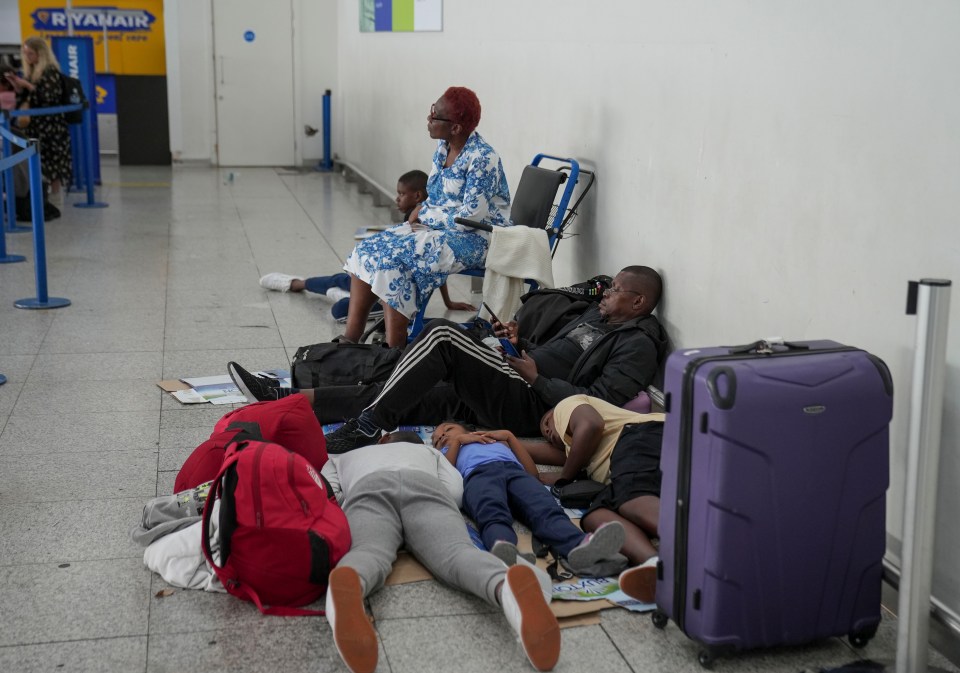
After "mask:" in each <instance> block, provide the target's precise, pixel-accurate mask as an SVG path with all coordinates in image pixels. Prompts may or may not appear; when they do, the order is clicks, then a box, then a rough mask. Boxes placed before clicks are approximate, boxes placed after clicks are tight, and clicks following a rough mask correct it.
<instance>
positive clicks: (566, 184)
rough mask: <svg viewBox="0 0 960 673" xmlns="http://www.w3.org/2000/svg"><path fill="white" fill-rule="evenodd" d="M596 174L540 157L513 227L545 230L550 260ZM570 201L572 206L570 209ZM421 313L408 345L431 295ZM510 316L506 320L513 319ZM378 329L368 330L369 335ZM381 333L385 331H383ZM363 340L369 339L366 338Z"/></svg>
mask: <svg viewBox="0 0 960 673" xmlns="http://www.w3.org/2000/svg"><path fill="white" fill-rule="evenodd" d="M544 160H547V161H549V162H551V163H554V164H557V166H556V167H555V168H545V167H543V166H541V165H540V164H541V162H543V161H544ZM581 179H582V180H584V183H583V186H582V189H581V191H580V193H579V195H578V196H577V198H576V200H573V195H574V192H575V191H576V188H577V185H578V184H579V183H580V181H581ZM595 180H596V174H595V173H594V172H593V171H589V170H586V169H582V168H580V162H578V161H577V160H576V159H572V158H563V157H555V156H551V155H549V154H538V155H537V156H535V157H534V158H533V161H532V162H531V163H530V164H529V165H527V166H525V167H524V169H523V174H522V175H521V176H520V184H519V185H517V189H516V192H515V193H514V195H513V202H512V203H511V205H510V221H511V222H512V223H513V225H514V226H527V227H534V228H536V229H543V230H544V231H545V232H546V233H547V238H548V240H549V244H550V256H551V257H552V256H553V255H554V254H555V253H556V251H557V245H558V244H559V243H560V239H561V238H564V237H565V236H568V235H569V233H567V229H568V228H569V227H570V225H571V223H572V222H573V220H574V219H576V217H577V208H578V207H579V206H580V204H581V203H582V202H583V199H584V197H585V196H586V195H587V193H588V192H589V191H590V189H591V188H592V187H593V183H594V181H595ZM571 201H572V202H573V205H571ZM454 221H455V222H456V223H457V224H461V225H464V226H467V227H473V228H474V229H481V230H483V231H493V227H492V226H491V225H489V224H486V223H485V222H477V221H474V220H468V219H465V218H462V217H458V218H456V219H455V220H454ZM459 273H460V275H464V276H472V277H474V278H482V277H483V276H484V270H483V269H465V270H463V271H460V272H459ZM525 282H526V283H527V285H528V286H529V288H530V290H535V289H537V283H536V282H535V281H533V280H530V279H527V280H526V281H525ZM419 303H420V310H419V311H417V314H416V315H415V316H414V318H413V320H411V321H410V327H409V330H408V333H407V341H408V342H409V341H412V340H413V339H414V338H415V337H416V336H417V335H418V334H420V332H421V331H422V330H423V327H424V325H425V324H426V323H428V322H430V320H431V319H430V318H427V317H425V311H426V307H427V305H428V304H429V303H430V294H426V295H424V296H423V297H421V298H420V302H419ZM510 317H511V316H504V318H505V319H510ZM376 329H378V328H377V327H374V328H373V329H372V330H368V334H369V333H371V332H373V331H375V330H376ZM380 329H382V327H381V328H380ZM364 336H367V335H366V334H365V335H364Z"/></svg>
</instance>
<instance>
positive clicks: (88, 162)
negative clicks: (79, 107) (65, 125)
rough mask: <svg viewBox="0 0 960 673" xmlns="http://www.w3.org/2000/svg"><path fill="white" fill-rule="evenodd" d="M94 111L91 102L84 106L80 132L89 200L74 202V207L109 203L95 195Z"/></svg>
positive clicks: (103, 206) (104, 205) (98, 205)
mask: <svg viewBox="0 0 960 673" xmlns="http://www.w3.org/2000/svg"><path fill="white" fill-rule="evenodd" d="M92 119H93V111H92V108H91V106H90V104H89V103H86V104H84V106H83V123H81V124H80V133H81V135H82V136H83V154H82V156H83V160H84V162H83V177H84V182H85V183H86V186H87V201H86V203H84V202H82V201H80V202H77V203H75V204H73V207H74V208H106V207H108V206H109V204H107V203H103V202H102V201H97V200H96V199H94V197H93V183H94V166H93V121H92Z"/></svg>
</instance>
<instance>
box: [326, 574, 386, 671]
mask: <svg viewBox="0 0 960 673" xmlns="http://www.w3.org/2000/svg"><path fill="white" fill-rule="evenodd" d="M327 582H328V583H327V601H326V613H327V622H328V623H329V624H330V628H331V629H332V630H333V643H334V645H336V646H337V653H338V654H339V655H340V658H341V659H343V663H345V664H346V665H347V668H349V669H350V670H351V671H353V673H373V671H374V670H376V668H377V634H376V632H374V630H373V626H371V624H370V620H369V619H367V613H366V611H365V610H364V609H363V588H362V587H361V586H360V576H359V575H357V571H356V570H354V569H353V568H350V567H347V566H340V567H338V568H334V569H333V570H332V571H330V577H329V579H328V580H327Z"/></svg>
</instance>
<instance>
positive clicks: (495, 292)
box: [483, 226, 553, 320]
mask: <svg viewBox="0 0 960 673" xmlns="http://www.w3.org/2000/svg"><path fill="white" fill-rule="evenodd" d="M524 278H530V279H531V280H535V281H536V282H537V284H538V285H540V287H542V288H549V287H553V264H552V263H551V259H550V246H549V242H548V238H547V232H546V231H544V230H543V229H534V228H532V227H524V226H515V227H494V228H493V232H491V234H490V249H489V250H488V251H487V267H486V272H485V274H484V277H483V301H485V302H486V303H487V305H488V306H489V307H490V309H491V310H492V311H493V312H494V313H495V314H496V315H497V316H498V317H500V318H502V319H503V320H512V319H513V316H514V314H515V313H516V312H517V310H519V308H520V297H521V296H522V295H523V294H524V291H525V289H524V283H523V279H524Z"/></svg>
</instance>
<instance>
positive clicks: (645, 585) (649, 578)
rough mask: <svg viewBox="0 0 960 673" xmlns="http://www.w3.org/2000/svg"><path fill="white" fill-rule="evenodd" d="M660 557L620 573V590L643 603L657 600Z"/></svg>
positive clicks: (653, 557) (652, 557)
mask: <svg viewBox="0 0 960 673" xmlns="http://www.w3.org/2000/svg"><path fill="white" fill-rule="evenodd" d="M659 562H660V557H659V556H651V557H650V558H648V559H647V560H646V561H645V562H644V563H643V564H641V565H638V566H636V567H634V568H627V569H626V570H624V571H623V572H622V573H620V590H621V591H622V592H623V593H625V594H626V595H628V596H630V598H636V599H637V600H638V601H640V602H641V603H653V602H655V601H656V600H657V564H658V563H659Z"/></svg>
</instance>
